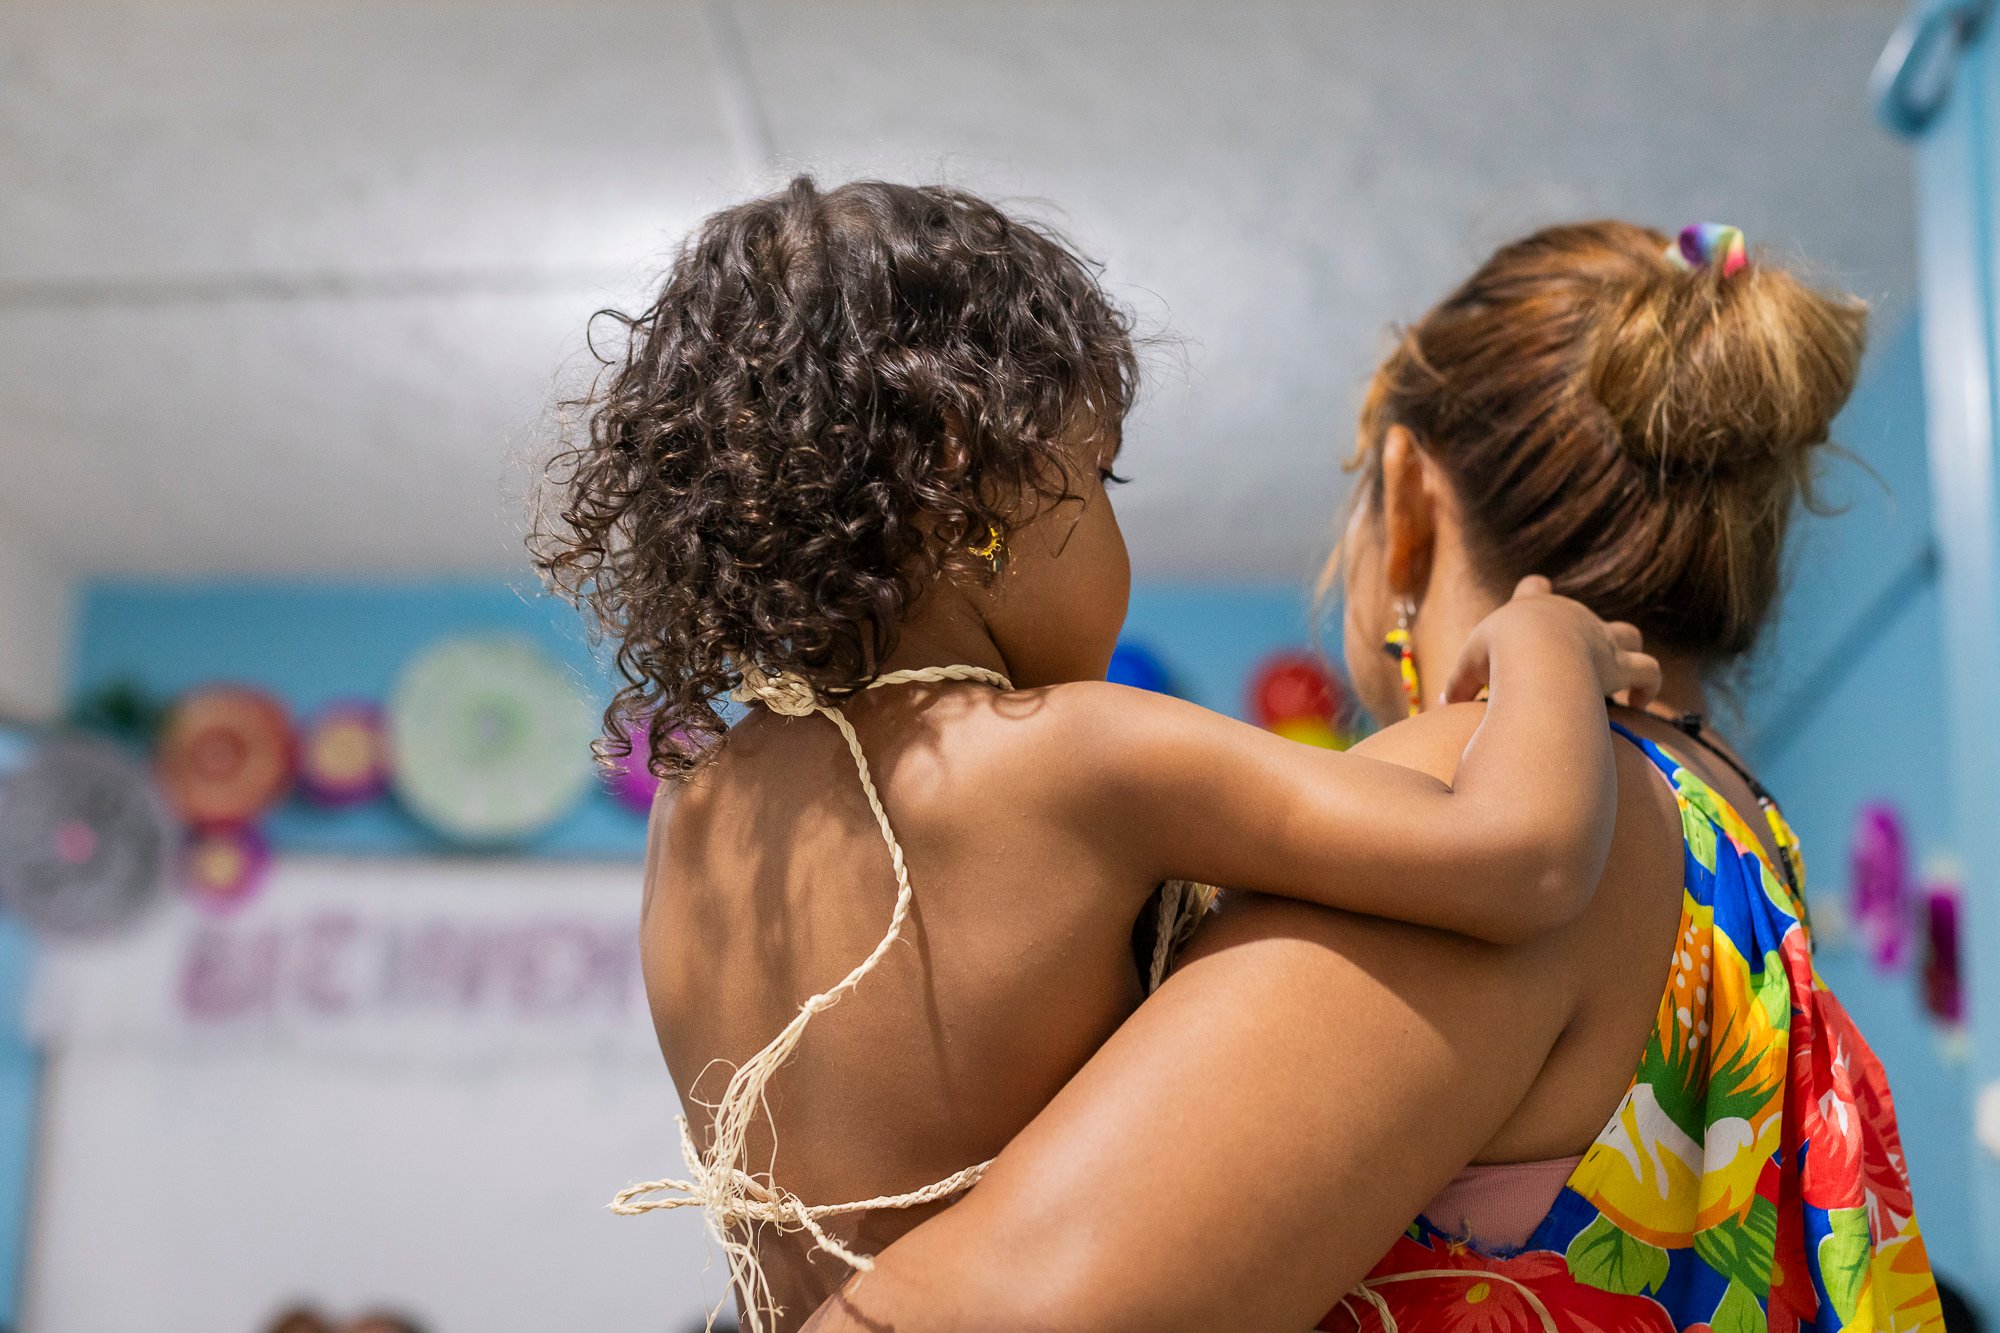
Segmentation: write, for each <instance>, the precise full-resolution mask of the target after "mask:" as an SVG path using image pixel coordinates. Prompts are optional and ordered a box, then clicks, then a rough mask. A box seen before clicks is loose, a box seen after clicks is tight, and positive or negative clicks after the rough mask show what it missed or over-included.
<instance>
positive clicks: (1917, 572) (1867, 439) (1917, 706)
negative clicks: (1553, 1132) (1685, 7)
mask: <svg viewBox="0 0 2000 1333" xmlns="http://www.w3.org/2000/svg"><path fill="white" fill-rule="evenodd" d="M1835 438H1836V440H1837V441H1838V442H1839V443H1840V444H1841V445H1842V446H1843V447H1845V448H1846V449H1848V450H1850V451H1851V452H1852V453H1853V454H1855V455H1856V456H1857V458H1858V460H1859V462H1854V461H1843V460H1840V459H1833V460H1830V461H1829V464H1828V467H1827V474H1826V499H1827V500H1828V501H1829V502H1830V503H1831V504H1832V505H1834V506H1835V507H1836V508H1837V509H1838V512H1837V513H1835V514H1833V515H1831V516H1827V517H1820V518H1814V517H1811V516H1807V517H1803V518H1802V519H1801V520H1800V522H1799V525H1798V527H1797V528H1796V529H1795V532H1794V539H1793V544H1792V557H1791V565H1792V569H1791V577H1790V587H1789V589H1788V592H1787V595H1786V598H1785V601H1784V605H1783V610H1782V613H1781V618H1780V621H1779V623H1778V625H1777V627H1776V629H1775V632H1774V633H1773V635H1772V638H1771V641H1770V644H1769V649H1768V651H1767V652H1766V653H1765V654H1763V656H1762V658H1761V660H1760V661H1759V662H1758V663H1757V664H1756V665H1755V666H1754V667H1753V669H1752V670H1751V672H1750V673H1749V675H1748V677H1747V679H1746V680H1745V681H1744V682H1743V684H1744V687H1745V691H1746V698H1747V699H1748V700H1749V701H1750V704H1751V706H1750V707H1749V708H1748V709H1747V710H1746V712H1747V718H1746V720H1747V722H1748V724H1749V732H1750V734H1751V735H1752V737H1753V738H1754V741H1753V747H1752V748H1753V749H1754V750H1755V752H1756V758H1757V760H1758V763H1759V767H1760V769H1761V774H1762V776H1763V778H1764V780H1765V782H1766V783H1767V784H1768V785H1769V786H1770V788H1771V789H1772V791H1773V792H1774V793H1775V794H1776V795H1777V796H1778V798H1779V800H1781V801H1782V802H1783V803H1784V806H1785V812H1786V814H1787V816H1788V817H1789V818H1790V819H1791V820H1792V822H1793V824H1794V825H1795V826H1796V827H1797V829H1798V832H1799V837H1800V839H1801V841H1802V842H1803V844H1804V847H1805V851H1806V857H1807V862H1808V866H1807V880H1808V892H1809V895H1810V897H1811V898H1812V899H1813V900H1814V901H1815V902H1816V903H1819V904H1822V905H1827V904H1830V903H1831V902H1832V901H1833V900H1835V899H1839V898H1844V896H1845V894H1846V891H1847V882H1848V875H1847V865H1846V858H1847V847H1848V839H1849V835H1850V832H1851V830H1852V827H1853V822H1854V815H1855V812H1856V811H1857V810H1858V809H1859V808H1860V806H1862V805H1863V804H1865V803H1866V802H1869V801H1873V800H1888V801H1892V802H1894V803H1895V804H1896V805H1897V806H1898V807H1899V808H1900V809H1901V810H1902V811H1903V813H1904V816H1905V818H1906V820H1907V825H1908V829H1909V832H1910V835H1911V842H1912V846H1913V850H1914V852H1915V854H1916V858H1917V860H1918V861H1919V863H1921V862H1922V860H1924V859H1925V858H1927V857H1929V856H1932V855H1936V854H1948V853H1949V852H1950V851H1951V850H1952V847H1953V826H1952V813H1951V804H1950V790H1949V787H1948V786H1947V780H1948V770H1947V758H1946V748H1947V733H1946V727H1947V720H1946V716H1945V711H1944V694H1943V686H1942V682H1941V680H1940V676H1939V672H1940V665H1939V650H1938V644H1939V642H1940V636H1941V634H1942V632H1943V631H1942V629H1941V626H1940V623H1939V617H1940V606H1939V598H1938V591H1937V585H1936V581H1935V579H1934V578H1932V577H1929V576H1928V575H1927V574H1926V573H1925V570H1926V568H1927V566H1926V563H1925V560H1924V556H1925V553H1926V552H1927V551H1928V550H1929V549H1930V545H1931V526H1930V513H1931V510H1930V495H1929V484H1930V483H1929V476H1928V473H1927V469H1926V463H1925V449H1924V398H1923V365H1922V360H1921V349H1920V347H1919V344H1918V334H1917V329H1916V327H1915V325H1914V323H1911V324H1908V325H1905V326H1904V327H1902V328H1890V329H1887V330H1882V329H1878V330H1877V332H1876V345H1875V349H1874V351H1873V352H1872V353H1871V355H1870V358H1869V362H1868V365H1867V368H1866V374H1865V376H1864V378H1863V380H1862V383H1861V385H1860V387H1859V388H1858V389H1857V391H1856V393H1855V396H1854V399H1853V401H1852V402H1851V403H1850V404H1849V406H1848V409H1847V411H1846V412H1845V413H1844V414H1843V415H1842V417H1841V419H1840V422H1839V424H1838V426H1837V428H1836V433H1835ZM1864 464H1865V466H1864ZM1871 469H1872V471H1873V473H1874V474H1875V475H1872V476H1871V475H1870V470H1871ZM1820 912H1821V914H1822V915H1825V914H1826V909H1825V906H1822V907H1821V908H1820ZM1819 966H1820V971H1821V974H1822V975H1823V976H1824V977H1825V978H1826V981H1827V983H1828V984H1829V985H1831V986H1832V987H1833V989H1834V990H1835V992H1836V993H1838V994H1839V996H1840V997H1841V1000H1842V1001H1843V1002H1844V1003H1845V1004H1846V1005H1847V1007H1848V1009H1849V1010H1850V1011H1851V1012H1852V1013H1853V1015H1854V1018H1855V1022H1856V1023H1857V1024H1858V1025H1859V1026H1860V1028H1861V1031H1862V1032H1863V1033H1864V1034H1865V1035H1866V1036H1867V1038H1868V1040H1869V1042H1870V1044H1871V1045H1873V1046H1874V1047H1875V1050H1876V1052H1877V1054H1879V1055H1880V1056H1881V1058H1882V1062H1883V1065H1884V1066H1885V1067H1886V1068H1887V1070H1888V1072H1889V1080H1890V1086H1891V1087H1892V1088H1893V1090H1894V1092H1895V1096H1896V1106H1897V1110H1898V1112H1899V1113H1900V1117H1901V1122H1902V1129H1903V1142H1904V1145H1905V1146H1906V1148H1907V1149H1908V1152H1909V1159H1910V1173H1911V1179H1912V1184H1913V1187H1914V1189H1915V1192H1916V1200H1917V1215H1918V1218H1919V1220H1920V1221H1921V1223H1922V1225H1923V1229H1924V1236H1925V1239H1926V1242H1927V1244H1928V1246H1929V1248H1930V1251H1931V1257H1932V1261H1933V1263H1934V1264H1935V1265H1936V1266H1937V1268H1938V1270H1939V1271H1940V1272H1942V1273H1944V1274H1946V1275H1948V1276H1950V1277H1952V1278H1954V1279H1955V1280H1957V1281H1958V1282H1959V1283H1960V1285H1961V1286H1964V1287H1967V1288H1968V1289H1971V1288H1973V1287H1974V1285H1975V1281H1976V1277H1977V1269H1976V1262H1977V1256H1976V1251H1975V1248H1974V1245H1973V1243H1972V1227H1973V1213H1974V1210H1973V1198H1972V1186H1971V1183H1970V1173H1969V1171H1968V1170H1967V1167H1968V1164H1969V1159H1970V1156H1971V1152H1972V1139H1971V1135H1972V1128H1971V1113H1970V1105H1971V1102H1970V1099H1971V1092H1970V1087H1969V1083H1970V1075H1969V1073H1968V1072H1967V1070H1966V1069H1965V1068H1964V1067H1963V1066H1962V1065H1959V1064H1956V1063H1954V1062H1953V1061H1952V1060H1951V1059H1949V1058H1947V1054H1946V1052H1945V1049H1944V1047H1943V1046H1942V1044H1941V1043H1940V1040H1939V1035H1938V1033H1937V1031H1936V1029H1935V1028H1934V1027H1933V1026H1932V1024H1931V1023H1930V1022H1929V1020H1928V1018H1927V1017H1926V1015H1925V1014H1924V1013H1923V1011H1922V1008H1921V1006H1920V1005H1919V1003H1918V996H1917V983H1916V978H1915V976H1914V974H1913V973H1911V972H1904V973H1902V974H1900V975H1897V976H1894V977H1887V978H1884V977H1880V976H1877V975H1875V974H1874V973H1873V972H1872V970H1871V969H1870V967H1869V966H1868V964H1867V962H1866V961H1865V960H1864V959H1863V958H1861V957H1860V956H1859V954H1858V953H1857V952H1856V951H1855V950H1853V949H1852V948H1846V947H1842V946H1841V945H1840V944H1838V943H1837V942H1834V943H1823V944H1822V947H1821V949H1820V955H1819Z"/></svg>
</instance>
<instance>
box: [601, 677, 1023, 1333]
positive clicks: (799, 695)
mask: <svg viewBox="0 0 2000 1333" xmlns="http://www.w3.org/2000/svg"><path fill="white" fill-rule="evenodd" d="M944 681H967V682H975V683H978V684H984V685H992V686H994V687H995V688H997V689H1002V690H1007V689H1012V688H1013V685H1012V683H1011V682H1010V681H1009V680H1008V679H1007V677H1005V676H1004V675H1002V674H1000V673H999V672H997V671H990V670H988V669H986V668H985V667H975V666H936V667H920V668H917V669H914V670H909V671H892V672H888V673H886V674H884V675H882V676H879V677H877V678H876V679H875V680H874V681H871V682H870V683H869V686H868V688H869V689H880V688H882V687H884V686H889V685H903V684H928V683H937V682H944ZM732 697H733V698H735V699H736V700H737V701H738V702H741V703H761V704H763V705H765V706H766V707H767V708H769V709H770V710H771V711H772V712H774V713H778V714H780V715H781V716H785V717H806V716H809V715H811V714H813V713H819V714H821V715H822V716H824V717H825V718H826V719H827V720H828V721H830V722H832V723H833V725H834V726H835V727H836V728H838V729H839V731H840V736H841V739H842V740H844V741H846V742H847V752H848V753H849V754H850V755H852V756H853V758H854V768H855V772H856V774H857V775H858V776H859V777H860V779H861V792H862V795H864V796H865V797H867V799H868V809H869V811H870V813H872V814H873V815H874V816H875V826H876V828H878V829H879V830H880V831H881V834H882V842H883V844H884V845H885V846H887V847H888V849H889V866H890V869H891V870H892V871H893V872H894V873H895V877H896V902H895V907H894V908H893V909H892V910H891V912H890V914H889V927H888V929H887V930H886V931H884V932H883V935H882V938H881V940H880V941H879V942H878V943H877V944H876V945H875V947H874V948H873V949H872V950H870V951H869V954H868V956H867V957H866V958H864V959H862V960H861V961H860V962H859V963H857V964H855V966H854V967H853V969H852V970H850V971H849V972H848V974H847V975H846V976H844V977H842V978H841V979H840V980H839V981H838V982H836V983H834V984H833V985H832V986H830V987H828V988H827V989H826V990H823V991H821V992H820V993H819V994H817V995H814V996H812V997H811V998H809V999H808V1000H806V1002H805V1003H804V1004H802V1005H800V1006H799V1011H798V1013H796V1014H794V1015H793V1016H792V1020H791V1022H789V1023H787V1024H785V1026H784V1029H783V1030H782V1031H780V1032H779V1033H778V1035H777V1036H775V1037H773V1038H772V1039H771V1040H770V1042H769V1043H768V1044H767V1045H766V1046H765V1047H764V1048H763V1049H762V1050H760V1051H758V1052H757V1053H756V1054H755V1055H753V1056H751V1057H750V1059H749V1060H748V1061H746V1062H745V1063H744V1064H743V1065H741V1066H740V1067H738V1068H737V1070H736V1072H735V1073H734V1074H733V1075H731V1076H730V1079H729V1084H728V1086H727V1087H726V1088H725V1089H724V1090H723V1093H722V1099H721V1100H720V1101H719V1102H717V1103H716V1104H715V1105H714V1106H713V1107H712V1108H711V1111H712V1115H713V1119H712V1124H711V1133H710V1136H709V1146H708V1150H707V1151H706V1152H703V1151H701V1150H700V1149H698V1148H697V1147H696V1146H695V1142H694V1136H693V1134H692V1133H691V1132H690V1131H689V1129H688V1124H687V1119H686V1117H684V1116H676V1117H675V1123H676V1124H677V1125H678V1126H679V1128H680V1137H681V1157H682V1160H683V1162H684V1163H685V1165H686V1167H687V1171H688V1178H687V1179H685V1180H678V1179H664V1180H653V1181H646V1182H644V1183H642V1184H638V1185H633V1186H631V1187H629V1188H627V1189H623V1190H620V1191H619V1192H618V1195H617V1197H616V1198H614V1199H613V1200H612V1203H611V1211H612V1212H614V1213H617V1214H620V1215H622V1216H628V1217H629V1216H635V1215H637V1214H640V1213H648V1212H652V1211H654V1210H656V1209H668V1208H700V1209H701V1210H702V1212H703V1214H704V1215H705V1218H706V1220H707V1223H708V1228H709V1232H710V1234H711V1235H713V1236H714V1237H715V1241H716V1243H717V1244H718V1245H720V1246H721V1247H722V1251H723V1254H724V1255H725V1256H726V1257H727V1259H728V1261H729V1276H730V1280H731V1282H732V1284H733V1285H734V1286H735V1288H736V1290H737V1292H738V1294H739V1295H740V1297H741V1299H742V1306H743V1317H744V1319H745V1320H746V1321H747V1322H746V1325H745V1328H746V1333H764V1320H765V1319H766V1318H767V1317H768V1318H772V1319H775V1318H777V1317H778V1315H779V1314H780V1313H781V1312H780V1311H779V1309H778V1307H777V1305H776V1304H775V1303H774V1301H773V1300H772V1296H771V1288H770V1283H769V1281H768V1280H767V1279H766V1278H765V1275H764V1271H763V1266H762V1265H761V1264H759V1263H758V1262H757V1254H756V1247H755V1242H756V1235H757V1228H758V1227H760V1226H775V1227H777V1228H778V1229H779V1230H781V1231H804V1232H806V1233H807V1234H808V1235H810V1236H811V1237H812V1239H813V1244H814V1245H815V1246H816V1247H818V1248H819V1249H821V1250H824V1251H826V1253H828V1254H831V1255H833V1256H834V1257H835V1258H837V1259H839V1260H840V1261H841V1262H843V1263H845V1264H847V1265H848V1266H849V1267H851V1268H855V1269H857V1270H860V1271H862V1272H867V1271H868V1270H869V1269H871V1268H873V1267H874V1261H873V1260H872V1259H870V1258H869V1257H868V1256H867V1255H864V1254H857V1253H856V1252H854V1251H853V1250H852V1249H850V1248H848V1247H847V1246H846V1245H844V1244H842V1243H841V1241H840V1240H839V1239H838V1238H836V1237H835V1236H833V1235H832V1234H830V1233H829V1232H828V1231H827V1230H826V1229H825V1227H824V1226H822V1225H821V1223H822V1221H823V1220H824V1219H827V1218H832V1217H839V1216H842V1215H845V1214H849V1213H859V1212H867V1211H871V1210H874V1209H883V1208H915V1207H918V1206H920V1205H923V1204H927V1203H934V1202H936V1201H938V1200H940V1199H947V1198H950V1197H951V1196H953V1195H955V1194H958V1193H960V1192H962V1191H964V1190H967V1189H970V1188H971V1187H972V1185H973V1184H974V1183H975V1182H976V1181H978V1179H979V1177H980V1176H981V1175H982V1174H984V1173H985V1170H986V1166H987V1164H986V1163H984V1162H982V1163H980V1164H979V1165H977V1166H971V1167H967V1168H966V1169H965V1170H963V1171H959V1172H957V1173H956V1174H954V1175H951V1176H947V1177H946V1178H945V1179H943V1180H940V1181H938V1182H936V1183H935V1184H931V1185H927V1186H925V1187H924V1188H922V1189H919V1190H911V1191H909V1192H908V1193H905V1194H893V1195H882V1196H880V1197H877V1198H873V1199H861V1200H857V1201H856V1202H853V1203H840V1204H817V1205H809V1204H807V1203H806V1202H805V1201H804V1200H802V1199H800V1198H799V1197H798V1196H797V1195H796V1194H793V1193H792V1192H791V1191H789V1190H787V1189H784V1188H783V1187H781V1186H779V1185H778V1184H777V1183H776V1182H774V1181H773V1180H772V1179H771V1177H770V1173H769V1172H763V1173H753V1172H751V1171H749V1170H748V1169H747V1166H748V1161H749V1140H750V1131H751V1129H752V1127H753V1125H754V1123H755V1121H756V1119H757V1117H758V1115H759V1114H760V1113H762V1112H764V1111H765V1096H766V1093H767V1091H768V1090H769V1088H770V1085H771V1080H772V1079H773V1078H775V1077H776V1076H777V1073H778V1070H779V1069H781V1068H782V1067H783V1066H784V1064H785V1062H786V1061H788V1060H790V1059H791V1057H792V1053H793V1052H794V1051H795V1050H797V1049H798V1045H799V1042H800V1040H801V1039H802V1038H803V1037H804V1036H805V1030H806V1026H807V1024H809V1023H811V1022H812V1020H813V1019H814V1018H815V1017H817V1016H818V1015H820V1014H821V1013H824V1012H825V1011H826V1010H828V1009H830V1008H832V1007H833V1006H834V1005H835V1004H836V1003H837V1002H838V1001H839V1000H840V998H841V997H842V996H843V995H845V994H847V992H849V991H851V990H853V989H854V988H855V986H857V985H858V984H860V981H861V979H862V978H863V977H865V976H867V975H868V974H869V973H870V972H873V971H874V970H875V968H876V966H877V965H878V964H880V963H881V961H882V959H883V957H884V956H885V955H886V954H887V953H888V952H889V950H890V948H891V947H893V946H894V945H895V943H896V941H897V940H899V939H901V938H902V935H903V926H904V923H905V922H906V921H907V920H908V919H909V915H910V905H911V903H912V902H913V901H914V898H915V892H914V890H913V889H912V888H911V886H910V872H909V866H908V865H907V863H906V862H905V860H904V856H903V844H902V843H901V841H900V840H898V839H897V837H896V830H895V828H894V827H893V826H892V825H891V824H890V822H889V813H888V811H887V810H885V809H883V807H882V796H881V793H880V792H878V791H877V790H876V788H875V776H874V774H873V773H872V772H871V771H870V769H869V767H868V756H867V754H866V753H865V752H863V750H862V748H861V738H860V737H859V736H858V735H856V734H855V731H854V726H853V724H852V723H850V722H849V721H848V720H847V717H846V715H845V714H843V713H842V712H841V711H840V709H838V708H836V707H834V706H833V705H832V704H829V703H826V702H824V701H822V700H821V699H820V698H819V697H818V695H817V694H816V693H815V692H814V690H813V688H812V686H811V685H810V684H809V683H808V682H806V681H805V680H804V679H802V678H800V677H798V676H796V675H793V674H791V673H787V672H778V673H770V672H765V671H763V670H761V669H759V668H758V667H756V666H754V665H745V666H744V668H743V684H742V685H741V686H739V687H738V688H737V690H736V691H735V692H734V694H733V695H732ZM767 1118H768V1117H767ZM651 1195H660V1196H663V1197H658V1198H653V1197H648V1196H651ZM712 1322H713V1319H712V1316H711V1323H712Z"/></svg>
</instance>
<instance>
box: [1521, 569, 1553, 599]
mask: <svg viewBox="0 0 2000 1333" xmlns="http://www.w3.org/2000/svg"><path fill="white" fill-rule="evenodd" d="M1554 588H1555V585H1554V584H1552V583H1550V582H1549V581H1548V580H1547V579H1546V578H1544V577H1542V576H1541V575H1540V574H1530V575H1528V577H1526V578H1524V579H1522V580H1521V581H1520V582H1519V583H1517V584H1515V585H1514V595H1515V596H1516V597H1546V596H1548V595H1549V593H1550V592H1551V591H1553V590H1554Z"/></svg>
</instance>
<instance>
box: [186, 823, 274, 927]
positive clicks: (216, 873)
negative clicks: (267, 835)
mask: <svg viewBox="0 0 2000 1333" xmlns="http://www.w3.org/2000/svg"><path fill="white" fill-rule="evenodd" d="M270 868H271V849H270V845H269V844H268V843H266V842H265V841H264V835H263V834H261V833H259V832H258V831H257V830H256V828H255V827H253V826H252V825H249V824H232V825H216V826H214V827H210V828H206V829H201V830H198V831H197V832H195V833H194V834H193V835H191V836H190V837H189V839H188V843H187V849H186V851H185V852H184V853H183V854H182V859H181V887H182V888H183V889H184V890H185V891H186V893H187V895H188V897H190V898H192V899H194V901H195V902H196V903H198V904H200V905H201V906H203V907H205V908H208V909H209V910H211V911H218V912H228V911H234V910H235V909H236V908H238V907H241V906H242V905H243V904H244V903H246V902H248V901H250V899H252V898H254V897H256V895H257V890H259V889H260V888H262V887H263V886H264V879H265V877H266V875H267V874H268V873H269V871H270Z"/></svg>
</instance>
